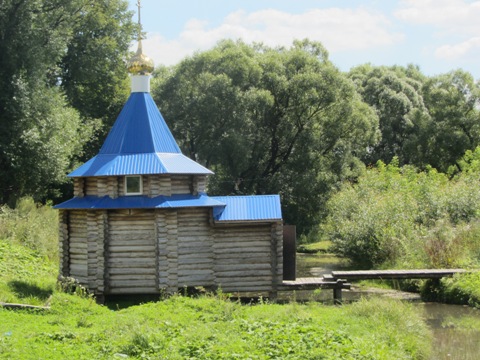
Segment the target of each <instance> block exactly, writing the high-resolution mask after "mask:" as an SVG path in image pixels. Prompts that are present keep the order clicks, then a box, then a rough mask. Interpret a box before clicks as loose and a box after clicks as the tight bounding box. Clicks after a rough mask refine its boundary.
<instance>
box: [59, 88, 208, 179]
mask: <svg viewBox="0 0 480 360" xmlns="http://www.w3.org/2000/svg"><path fill="white" fill-rule="evenodd" d="M145 174H191V175H194V174H204V175H209V174H213V172H211V171H210V170H208V169H206V168H205V167H203V166H201V165H200V164H198V163H196V162H195V161H193V160H191V159H190V158H188V157H186V156H185V155H183V154H182V153H181V150H180V148H179V147H178V145H177V143H176V141H175V139H174V137H173V135H172V133H171V132H170V130H169V128H168V126H167V124H166V123H165V120H164V119H163V117H162V114H160V111H158V108H157V106H156V105H155V102H154V101H153V99H152V97H151V96H150V94H149V93H142V92H134V93H131V94H130V97H129V98H128V100H127V102H126V104H125V106H124V107H123V109H122V111H121V112H120V115H119V116H118V118H117V120H116V121H115V124H114V125H113V127H112V129H111V130H110V133H109V134H108V136H107V138H106V140H105V142H104V144H103V146H102V148H101V149H100V152H99V154H98V155H97V156H95V157H94V158H92V159H90V160H89V161H87V162H86V163H85V164H83V165H82V166H80V167H79V168H77V169H76V170H74V171H73V172H71V173H70V174H69V175H68V176H69V177H85V176H120V175H145Z"/></svg>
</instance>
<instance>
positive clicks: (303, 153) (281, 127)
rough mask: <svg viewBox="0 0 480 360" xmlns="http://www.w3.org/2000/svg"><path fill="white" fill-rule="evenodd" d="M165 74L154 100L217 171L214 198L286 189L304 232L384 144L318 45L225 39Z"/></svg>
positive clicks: (184, 142)
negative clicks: (364, 158) (373, 148)
mask: <svg viewBox="0 0 480 360" xmlns="http://www.w3.org/2000/svg"><path fill="white" fill-rule="evenodd" d="M157 76H158V77H161V79H157V80H156V83H157V86H156V89H155V90H154V96H155V98H156V100H157V104H159V105H160V108H161V111H162V112H163V114H164V116H165V118H166V121H167V122H168V123H169V125H170V128H171V129H172V131H173V133H174V136H175V137H176V139H177V140H178V141H179V143H180V146H181V147H182V148H183V150H184V151H185V152H186V153H187V154H188V155H189V156H190V157H191V158H192V159H194V160H197V161H199V162H201V163H204V164H205V165H206V166H207V167H209V168H211V169H212V170H213V171H215V172H216V175H215V176H214V177H212V178H211V179H210V184H209V192H210V193H212V194H228V193H236V194H265V193H280V194H281V196H282V201H283V204H284V209H285V211H284V216H285V218H286V220H287V221H288V222H291V223H296V224H297V226H299V227H300V231H301V232H307V231H308V230H309V229H310V228H311V227H312V226H313V225H314V224H315V223H316V221H317V219H318V216H319V212H320V209H321V206H322V204H323V203H324V201H325V198H326V196H327V195H326V194H328V193H329V192H330V191H331V190H332V189H333V187H334V186H335V184H337V183H338V181H340V180H341V179H343V178H344V177H346V176H350V175H352V173H355V172H356V171H357V170H358V165H359V162H357V161H356V159H357V156H359V155H363V152H364V151H365V150H364V149H365V148H366V147H367V146H369V145H373V144H374V143H375V141H376V136H377V132H376V129H377V124H378V119H377V117H376V115H375V114H374V113H373V111H372V110H371V109H370V108H369V107H368V106H367V105H366V104H364V103H362V101H361V100H360V98H359V97H358V95H357V94H356V92H355V89H354V87H353V84H352V83H351V81H350V80H348V79H347V78H346V77H345V76H344V75H343V74H342V73H340V72H339V71H338V70H337V69H336V68H335V67H334V66H333V65H332V64H331V62H330V61H329V60H328V54H327V52H326V50H325V49H324V48H323V47H322V45H321V44H319V43H314V42H310V41H308V40H304V41H296V42H294V44H293V46H292V47H291V48H289V49H286V48H275V49H273V48H269V47H267V46H264V45H260V44H255V45H247V44H245V43H243V42H241V41H238V42H232V41H222V42H220V43H219V44H218V45H217V46H216V47H215V48H213V49H212V50H210V51H206V52H203V53H198V54H196V55H194V56H193V57H190V58H187V59H185V60H184V61H182V62H181V63H180V64H179V65H177V66H176V67H174V68H173V69H162V70H161V71H159V72H157Z"/></svg>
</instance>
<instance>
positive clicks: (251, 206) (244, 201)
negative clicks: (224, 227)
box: [211, 195, 282, 222]
mask: <svg viewBox="0 0 480 360" xmlns="http://www.w3.org/2000/svg"><path fill="white" fill-rule="evenodd" d="M211 198H212V199H214V200H217V201H219V202H221V203H224V204H226V206H225V208H222V207H218V208H214V209H213V217H214V219H215V221H218V222H223V221H225V222H226V221H266V220H269V221H271V220H281V219H282V208H281V205H280V196H279V195H255V196H254V195H251V196H212V197H211Z"/></svg>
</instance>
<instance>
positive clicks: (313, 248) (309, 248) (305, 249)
mask: <svg viewBox="0 0 480 360" xmlns="http://www.w3.org/2000/svg"><path fill="white" fill-rule="evenodd" d="M331 246H332V242H331V241H327V240H324V241H318V242H314V243H310V244H301V245H299V246H298V248H297V251H298V252H299V253H307V254H316V253H323V254H325V253H328V252H330V247H331Z"/></svg>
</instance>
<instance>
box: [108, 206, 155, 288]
mask: <svg viewBox="0 0 480 360" xmlns="http://www.w3.org/2000/svg"><path fill="white" fill-rule="evenodd" d="M155 236H156V235H155V224H154V212H153V211H151V210H136V211H133V210H132V211H131V213H129V212H125V211H110V212H109V214H108V237H109V238H108V240H109V243H108V250H107V251H108V256H107V262H106V265H107V277H108V293H110V294H121V293H127V294H132V293H145V294H147V293H156V292H157V291H158V287H157V275H156V273H157V271H156V269H157V263H156V258H157V256H156V252H157V251H156V249H157V248H156V241H155Z"/></svg>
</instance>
